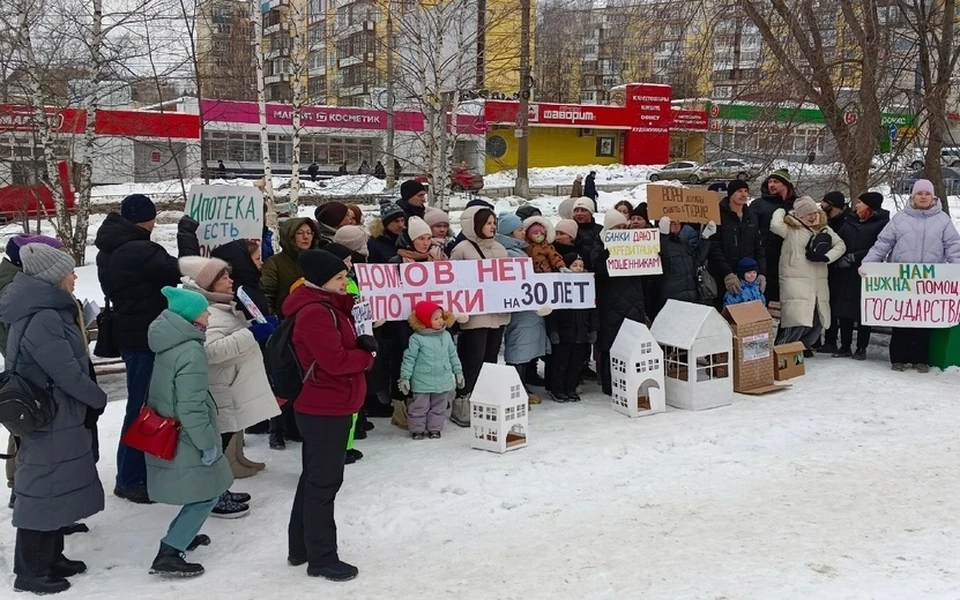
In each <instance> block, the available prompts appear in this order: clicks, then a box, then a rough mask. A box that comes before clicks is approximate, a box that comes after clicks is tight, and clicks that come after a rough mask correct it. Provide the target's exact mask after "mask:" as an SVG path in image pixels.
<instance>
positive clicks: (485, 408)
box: [470, 363, 528, 454]
mask: <svg viewBox="0 0 960 600" xmlns="http://www.w3.org/2000/svg"><path fill="white" fill-rule="evenodd" d="M470 427H471V429H473V447H474V448H478V449H480V450H490V451H491V452H499V453H500V454H503V453H504V452H506V451H508V450H516V449H517V448H523V447H525V446H526V445H527V435H528V428H527V392H526V390H524V388H523V382H521V381H520V375H519V374H518V373H517V370H516V369H514V368H513V367H511V366H508V365H496V364H493V363H483V368H482V369H481V370H480V377H479V378H478V379H477V385H476V387H475V388H474V389H473V394H471V395H470Z"/></svg>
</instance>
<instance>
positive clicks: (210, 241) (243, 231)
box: [183, 185, 263, 256]
mask: <svg viewBox="0 0 960 600" xmlns="http://www.w3.org/2000/svg"><path fill="white" fill-rule="evenodd" d="M183 212H184V214H187V215H190V216H191V217H193V218H194V219H196V220H197V221H198V222H199V223H200V228H199V229H197V238H198V239H199V240H200V250H201V252H203V254H204V255H205V256H209V255H210V251H211V250H213V249H214V248H216V247H217V246H222V245H223V244H226V243H228V242H232V241H234V240H259V239H260V237H261V235H262V233H263V192H261V191H260V190H258V189H257V188H255V187H252V186H250V187H248V186H233V185H193V186H190V194H189V196H188V198H187V202H186V205H185V206H184V208H183Z"/></svg>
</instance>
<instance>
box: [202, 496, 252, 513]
mask: <svg viewBox="0 0 960 600" xmlns="http://www.w3.org/2000/svg"><path fill="white" fill-rule="evenodd" d="M227 493H228V492H224V493H223V494H220V499H219V500H218V501H217V505H216V506H214V507H213V510H212V511H210V516H211V517H217V518H218V519H239V518H240V517H245V516H247V515H248V514H249V513H250V507H249V506H248V505H246V504H243V503H241V502H231V501H230V500H228V499H227V498H226V495H227Z"/></svg>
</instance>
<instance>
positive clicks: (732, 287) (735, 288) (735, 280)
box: [723, 273, 763, 295]
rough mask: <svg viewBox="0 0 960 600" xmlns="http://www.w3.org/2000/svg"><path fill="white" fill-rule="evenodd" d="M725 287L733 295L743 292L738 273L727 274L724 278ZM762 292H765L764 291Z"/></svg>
mask: <svg viewBox="0 0 960 600" xmlns="http://www.w3.org/2000/svg"><path fill="white" fill-rule="evenodd" d="M723 285H724V286H725V287H726V288H727V291H728V292H730V293H731V294H733V295H737V294H739V293H740V292H742V291H743V286H742V285H741V284H740V278H739V277H737V275H736V273H727V275H726V277H724V278H723ZM761 288H762V286H761ZM760 291H763V289H761V290H760Z"/></svg>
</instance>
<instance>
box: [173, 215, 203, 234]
mask: <svg viewBox="0 0 960 600" xmlns="http://www.w3.org/2000/svg"><path fill="white" fill-rule="evenodd" d="M198 229H200V222H199V221H197V220H196V219H194V218H193V217H191V216H190V215H183V216H182V217H180V221H179V222H178V223H177V231H180V232H183V233H194V234H195V233H197V230H198Z"/></svg>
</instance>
